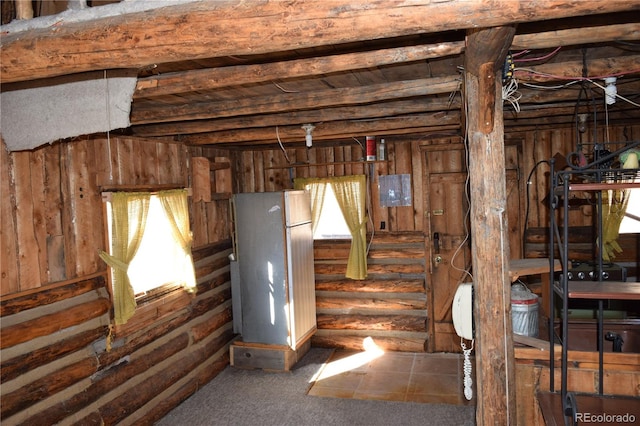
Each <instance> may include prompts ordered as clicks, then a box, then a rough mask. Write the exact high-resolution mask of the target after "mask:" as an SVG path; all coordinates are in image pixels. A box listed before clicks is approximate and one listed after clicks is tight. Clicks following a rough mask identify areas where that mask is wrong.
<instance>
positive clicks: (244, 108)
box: [131, 76, 460, 125]
mask: <svg viewBox="0 0 640 426" xmlns="http://www.w3.org/2000/svg"><path fill="white" fill-rule="evenodd" d="M459 85H460V79H459V77H458V76H453V77H436V78H426V79H420V80H409V81H400V82H391V83H382V84H372V85H369V86H364V87H349V88H340V89H330V90H323V91H317V92H312V93H283V94H280V95H268V96H258V97H253V98H243V99H234V100H231V101H218V102H207V103H196V104H187V105H177V106H158V107H136V105H135V103H134V104H133V108H132V111H131V124H132V125H136V124H146V123H158V122H170V121H180V120H201V119H210V118H222V117H232V116H240V115H250V114H267V113H277V112H284V111H296V110H305V109H318V108H325V107H334V106H347V105H358V104H367V103H371V102H381V101H388V100H394V99H396V100H397V99H402V98H410V97H418V96H426V95H433V94H438V93H450V92H454V91H457V90H458V87H459Z"/></svg>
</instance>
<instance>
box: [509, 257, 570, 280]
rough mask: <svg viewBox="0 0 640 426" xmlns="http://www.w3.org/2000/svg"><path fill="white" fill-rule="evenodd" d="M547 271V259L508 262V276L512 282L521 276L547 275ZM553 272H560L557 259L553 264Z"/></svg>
mask: <svg viewBox="0 0 640 426" xmlns="http://www.w3.org/2000/svg"><path fill="white" fill-rule="evenodd" d="M549 269H550V265H549V259H547V258H541V259H539V258H538V259H512V260H510V261H509V276H510V277H511V280H512V281H515V280H517V279H518V277H522V276H527V275H537V274H544V273H549ZM553 270H554V271H561V270H562V265H561V264H560V261H559V260H558V259H555V260H554V262H553Z"/></svg>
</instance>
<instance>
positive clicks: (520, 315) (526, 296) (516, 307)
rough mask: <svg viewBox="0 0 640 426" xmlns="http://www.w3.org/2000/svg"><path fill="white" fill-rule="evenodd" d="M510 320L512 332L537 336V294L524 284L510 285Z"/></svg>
mask: <svg viewBox="0 0 640 426" xmlns="http://www.w3.org/2000/svg"><path fill="white" fill-rule="evenodd" d="M511 321H512V324H513V332H514V333H516V334H520V335H522V336H529V337H538V296H536V295H535V294H533V293H531V290H529V289H528V288H527V287H526V286H525V285H524V284H514V285H512V286H511Z"/></svg>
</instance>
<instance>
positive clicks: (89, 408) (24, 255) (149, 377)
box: [0, 137, 234, 425]
mask: <svg viewBox="0 0 640 426" xmlns="http://www.w3.org/2000/svg"><path fill="white" fill-rule="evenodd" d="M194 156H198V157H207V158H209V157H211V158H212V159H213V160H214V161H215V159H216V158H218V159H219V158H225V157H226V156H228V153H227V152H226V151H221V150H206V149H201V148H195V149H192V150H190V149H188V148H186V147H184V146H182V145H180V144H175V143H171V142H170V141H164V142H160V143H158V142H156V141H149V140H143V139H137V138H124V137H111V138H81V139H78V140H74V141H68V142H61V143H56V144H53V145H51V146H46V147H42V148H39V149H37V150H34V151H28V152H15V153H7V152H6V149H4V148H2V149H0V164H1V165H2V168H1V170H2V177H1V179H0V181H1V182H2V183H1V184H0V185H2V186H1V187H0V189H1V190H2V203H1V207H0V209H1V217H2V233H1V240H0V243H1V246H0V248H1V252H0V253H1V262H0V268H1V275H0V277H1V297H0V316H1V321H0V360H1V361H0V375H1V386H0V397H1V400H2V404H1V408H0V417H1V418H2V423H3V424H7V425H14V424H25V425H26V424H29V425H38V424H42V425H49V424H55V423H59V422H60V423H73V422H80V423H96V424H120V423H123V424H132V423H135V424H152V423H153V422H154V421H156V420H158V419H159V418H161V417H162V416H163V415H164V414H166V413H167V412H168V411H169V410H170V409H172V408H173V407H175V406H176V405H178V404H179V403H180V402H181V401H183V400H184V399H185V398H187V397H188V396H189V395H191V394H192V393H193V392H195V391H196V390H197V389H198V388H199V387H201V386H202V385H204V384H205V383H207V382H208V381H209V380H211V378H213V377H214V376H215V375H217V374H218V373H219V372H220V371H221V370H222V369H223V368H224V367H225V366H226V365H228V363H229V355H228V346H229V344H230V341H231V340H232V339H233V337H234V335H233V330H232V323H231V321H232V317H231V311H232V309H231V285H230V271H229V260H228V257H227V256H228V255H229V254H230V253H231V241H230V238H229V235H230V233H229V229H228V217H227V214H228V201H227V199H224V197H223V198H216V199H215V200H214V201H211V202H203V201H198V202H190V208H191V216H192V221H193V223H192V231H193V233H194V249H193V254H194V261H195V267H196V278H197V283H198V290H197V292H196V293H195V294H194V295H190V294H187V293H186V292H184V291H182V290H181V289H178V290H177V291H173V292H170V293H169V294H167V295H166V296H163V297H162V298H159V299H156V300H154V301H152V302H149V303H147V304H145V305H143V306H140V307H138V311H137V312H136V315H134V317H133V318H132V319H131V320H130V321H129V322H128V323H127V324H125V325H124V326H122V327H116V328H111V327H110V323H111V306H112V305H111V296H110V293H109V289H108V274H107V273H108V270H107V267H106V265H105V264H104V263H103V262H102V261H101V260H100V259H99V257H98V251H99V250H101V249H104V248H105V246H106V235H105V231H104V230H105V224H104V215H103V212H104V210H103V205H102V201H101V196H100V192H101V191H102V190H103V189H109V190H112V189H113V190H115V189H119V188H133V189H135V188H149V189H153V188H156V187H157V188H162V187H167V186H183V187H184V186H190V182H191V180H192V177H191V168H190V159H191V158H192V157H194ZM214 177H215V176H214V173H212V176H211V178H212V180H214ZM213 183H214V185H213V186H214V187H215V182H213ZM230 184H231V182H228V183H226V184H225V185H230ZM223 189H224V188H223ZM227 198H228V197H227ZM194 218H197V220H193V219H194Z"/></svg>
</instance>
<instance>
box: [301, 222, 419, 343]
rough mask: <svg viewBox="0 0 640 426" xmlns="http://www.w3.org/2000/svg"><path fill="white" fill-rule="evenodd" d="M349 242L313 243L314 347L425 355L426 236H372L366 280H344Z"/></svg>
mask: <svg viewBox="0 0 640 426" xmlns="http://www.w3.org/2000/svg"><path fill="white" fill-rule="evenodd" d="M350 244H351V242H350V241H344V240H343V241H335V240H332V241H326V240H325V241H322V240H317V241H316V242H315V243H314V255H315V274H316V311H317V320H318V331H317V332H316V334H315V335H314V336H313V338H312V340H311V343H312V345H314V346H323V347H333V348H344V349H353V350H362V349H364V348H365V345H366V343H365V339H367V338H371V339H372V340H373V343H375V344H376V345H377V346H378V347H380V348H382V349H384V350H392V351H405V352H424V351H425V348H426V341H427V320H428V318H427V297H426V289H425V251H424V236H423V235H422V234H421V233H416V232H410V233H397V234H384V235H380V236H375V237H374V239H373V243H372V244H371V249H370V251H369V255H368V259H367V262H368V268H367V272H368V276H367V278H366V279H365V280H350V279H345V278H344V274H345V272H346V259H347V258H348V252H349V246H350Z"/></svg>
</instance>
